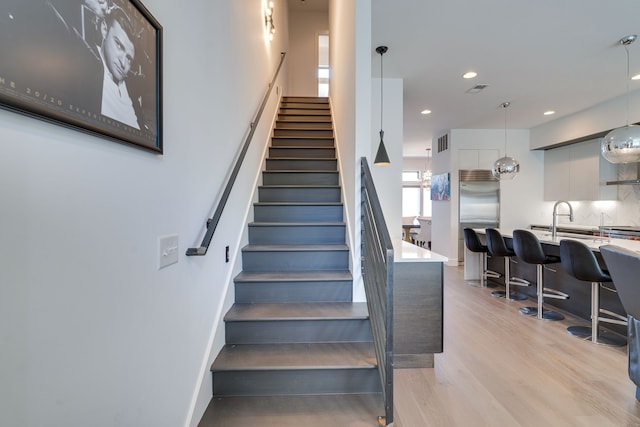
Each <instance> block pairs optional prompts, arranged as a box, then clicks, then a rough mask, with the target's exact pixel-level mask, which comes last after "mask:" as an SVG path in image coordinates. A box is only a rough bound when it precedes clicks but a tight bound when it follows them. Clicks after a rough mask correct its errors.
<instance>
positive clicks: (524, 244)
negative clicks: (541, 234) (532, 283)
mask: <svg viewBox="0 0 640 427" xmlns="http://www.w3.org/2000/svg"><path fill="white" fill-rule="evenodd" d="M513 250H514V251H515V253H516V256H517V257H518V258H520V259H521V260H522V261H524V262H526V263H528V264H535V265H536V285H537V294H538V305H537V307H522V308H521V309H520V312H521V313H522V314H527V315H529V316H536V317H537V318H538V319H545V320H562V319H564V316H563V315H562V314H560V313H558V312H557V311H550V310H544V309H543V303H544V298H545V297H547V298H556V299H567V298H569V295H567V294H565V293H564V292H560V291H557V290H555V289H548V288H545V287H544V283H543V267H544V265H546V264H555V263H559V262H560V257H557V256H554V255H547V254H545V253H544V250H543V249H542V245H541V244H540V240H538V238H537V237H536V235H535V234H533V233H532V232H530V231H527V230H513Z"/></svg>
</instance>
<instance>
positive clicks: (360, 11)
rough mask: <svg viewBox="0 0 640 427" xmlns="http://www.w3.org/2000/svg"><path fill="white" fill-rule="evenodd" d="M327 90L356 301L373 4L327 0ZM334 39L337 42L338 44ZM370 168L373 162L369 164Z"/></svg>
mask: <svg viewBox="0 0 640 427" xmlns="http://www.w3.org/2000/svg"><path fill="white" fill-rule="evenodd" d="M329 15H330V16H329V22H330V33H331V35H330V37H331V40H334V42H333V43H332V42H330V43H329V63H330V68H331V73H330V76H331V77H330V83H329V91H330V95H331V105H332V109H333V117H334V130H335V135H336V144H337V149H338V150H337V151H338V161H339V165H340V169H341V174H340V178H341V179H342V192H343V199H344V203H345V212H346V215H345V220H346V222H347V228H348V230H349V236H348V238H349V247H350V250H351V272H352V274H353V278H354V293H353V295H354V300H355V301H363V300H364V299H365V296H364V288H363V284H362V276H361V275H360V158H361V157H363V156H364V157H369V156H371V130H370V121H371V40H370V35H371V0H351V1H344V0H329ZM335 40H339V41H340V42H339V43H336V42H335ZM369 163H370V164H371V163H372V161H371V160H370V161H369Z"/></svg>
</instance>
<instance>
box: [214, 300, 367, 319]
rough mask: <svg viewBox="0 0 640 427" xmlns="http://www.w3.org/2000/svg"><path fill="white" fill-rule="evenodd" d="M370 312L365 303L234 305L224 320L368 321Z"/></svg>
mask: <svg viewBox="0 0 640 427" xmlns="http://www.w3.org/2000/svg"><path fill="white" fill-rule="evenodd" d="M368 318H369V312H368V309H367V303H365V302H314V303H306V302H303V303H292V302H287V303H259V304H237V303H236V304H234V305H233V306H232V307H231V309H230V310H229V311H228V312H227V314H226V316H225V318H224V320H225V321H226V322H229V321H236V322H242V321H261V320H264V321H266V320H270V321H273V320H281V321H290V320H341V319H347V320H353V319H368Z"/></svg>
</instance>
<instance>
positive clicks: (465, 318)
mask: <svg viewBox="0 0 640 427" xmlns="http://www.w3.org/2000/svg"><path fill="white" fill-rule="evenodd" d="M444 277H445V289H444V293H445V298H444V352H443V353H442V354H437V355H436V356H435V368H433V369H396V370H395V371H394V374H395V390H394V395H395V424H394V426H395V427H430V426H442V427H454V426H460V427H466V426H474V427H475V426H492V427H500V426H505V427H507V426H508V427H519V426H522V427H528V426H531V427H534V426H535V427H538V426H553V427H564V426H581V427H591V426H593V427H619V426H640V403H638V402H637V401H636V400H635V386H634V385H633V383H632V382H631V381H630V380H629V377H628V375H627V355H626V347H622V348H615V347H605V346H600V345H594V344H591V343H589V342H584V341H581V340H579V339H577V338H575V337H572V336H570V335H568V334H567V332H566V327H567V326H569V325H574V324H585V325H586V324H587V322H586V321H581V320H576V319H574V318H571V317H567V319H565V320H563V321H561V322H548V321H540V320H537V319H535V318H531V317H526V316H523V315H521V314H519V312H518V308H519V307H521V306H523V305H532V303H533V302H532V301H528V302H527V301H507V300H505V299H501V298H494V297H491V295H490V293H491V289H486V288H484V289H483V288H480V287H478V286H474V285H472V284H470V283H467V282H465V281H464V280H463V274H462V268H461V267H445V275H444ZM585 286H588V285H585ZM354 398H355V399H353V400H349V399H340V398H335V397H326V398H319V397H312V396H307V397H301V398H296V399H294V403H293V404H292V403H291V401H285V400H282V399H280V398H253V399H255V400H253V402H252V403H250V404H247V403H246V402H245V403H243V404H239V405H232V407H230V408H228V410H226V411H220V412H217V411H216V416H215V417H212V418H211V419H209V420H203V422H202V423H201V426H203V427H204V426H233V427H244V426H256V425H259V426H261V427H271V426H274V427H275V426H280V427H283V426H304V427H325V426H328V425H332V426H340V427H356V426H358V427H360V426H366V425H370V426H372V427H374V426H376V425H377V422H376V415H382V413H381V411H378V410H377V409H376V408H379V405H378V404H376V402H375V399H373V400H372V399H370V398H367V397H357V396H354ZM372 412H373V413H372Z"/></svg>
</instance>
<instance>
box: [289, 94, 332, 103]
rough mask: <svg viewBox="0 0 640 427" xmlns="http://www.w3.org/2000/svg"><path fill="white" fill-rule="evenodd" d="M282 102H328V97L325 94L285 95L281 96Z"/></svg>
mask: <svg viewBox="0 0 640 427" xmlns="http://www.w3.org/2000/svg"><path fill="white" fill-rule="evenodd" d="M282 102H306V103H318V104H328V103H329V98H328V97H326V96H301V95H285V96H283V97H282Z"/></svg>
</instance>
